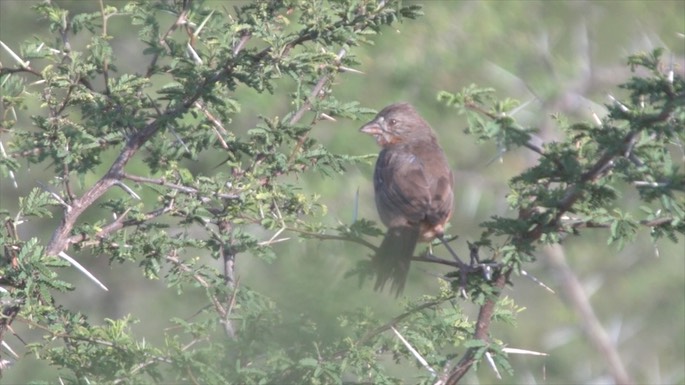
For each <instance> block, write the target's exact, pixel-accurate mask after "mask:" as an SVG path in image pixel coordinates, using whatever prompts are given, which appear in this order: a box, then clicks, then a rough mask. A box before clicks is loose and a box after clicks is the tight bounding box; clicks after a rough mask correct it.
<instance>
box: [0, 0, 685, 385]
mask: <svg viewBox="0 0 685 385" xmlns="http://www.w3.org/2000/svg"><path fill="white" fill-rule="evenodd" d="M35 11H36V12H37V14H39V15H40V16H41V17H42V18H43V19H44V20H45V22H46V27H47V28H48V29H49V30H50V31H51V32H52V33H53V34H54V39H53V40H50V39H44V40H38V41H37V40H34V41H29V42H26V44H25V45H24V46H22V47H21V49H20V50H19V53H18V54H15V56H16V58H17V59H18V60H17V66H16V67H15V68H2V69H0V84H2V95H3V96H2V103H3V110H4V115H3V116H2V127H1V129H2V132H3V133H6V134H7V135H8V137H9V138H10V140H9V141H8V143H9V144H10V146H11V147H10V148H9V156H3V157H1V158H0V170H1V171H2V173H3V177H4V178H5V179H11V178H13V177H16V176H17V175H18V178H19V179H21V178H22V176H21V175H23V174H22V172H24V171H25V170H26V167H27V166H24V165H22V164H21V163H20V162H19V161H18V160H19V159H21V160H23V161H24V162H26V165H41V167H49V169H50V170H51V171H52V174H53V176H54V179H52V180H51V183H50V184H49V185H46V186H41V187H40V188H38V187H37V188H34V189H33V190H31V191H30V192H28V193H27V194H26V196H25V197H23V198H21V200H20V202H19V207H18V209H17V210H16V211H10V210H9V209H5V208H4V207H3V212H2V219H3V222H4V224H5V231H3V232H2V233H1V235H0V237H1V240H2V244H3V245H4V256H5V259H4V261H3V262H2V266H1V267H0V283H2V285H3V287H4V288H5V289H6V291H3V294H2V304H3V306H4V308H3V314H4V318H3V319H2V322H0V327H2V329H1V331H0V333H6V332H7V330H8V329H7V328H8V326H10V325H13V326H14V327H15V328H16V327H17V325H18V324H21V325H23V326H24V327H26V328H29V329H34V330H38V331H40V333H41V335H42V336H43V338H42V340H41V339H36V340H35V341H31V342H30V343H29V344H28V345H27V351H28V352H30V353H32V354H33V355H34V356H35V357H38V359H40V360H44V361H45V362H48V363H49V365H51V366H53V367H54V368H55V369H58V370H59V376H60V378H61V379H62V380H65V381H69V382H71V383H89V382H90V383H93V382H96V383H160V382H161V383H164V382H189V383H244V384H252V383H255V384H256V383H313V384H324V383H341V382H354V383H356V382H370V383H379V384H382V383H400V382H401V380H400V379H398V378H396V376H394V375H393V374H392V373H391V372H390V371H389V370H388V369H387V365H386V362H385V361H384V360H385V359H386V358H387V357H391V358H392V360H394V361H396V362H398V363H412V364H414V363H416V362H417V359H416V356H415V354H414V353H412V352H411V351H410V350H409V349H408V346H407V345H406V344H405V343H403V342H402V341H401V339H399V338H398V337H397V335H401V336H402V337H403V338H405V339H406V340H407V341H409V345H410V346H411V347H412V348H413V349H415V350H416V351H418V352H421V356H422V359H424V360H425V362H424V363H422V364H420V363H416V364H415V365H416V366H417V367H418V368H421V369H420V370H419V371H417V373H419V374H418V375H417V376H416V377H415V378H416V380H417V381H419V382H423V383H433V382H434V381H435V378H434V377H433V373H438V372H441V371H442V369H443V368H446V369H447V370H445V371H444V375H445V380H446V381H447V382H448V383H449V381H458V380H459V378H460V377H461V376H462V375H463V374H464V373H465V372H466V371H467V370H469V368H470V367H471V366H472V365H474V364H476V363H479V362H481V361H482V360H485V359H490V358H492V359H493V360H494V362H495V363H496V364H497V366H498V367H500V368H504V369H505V370H508V371H511V370H512V368H511V366H510V364H509V363H508V361H507V358H506V349H505V343H504V342H503V341H500V340H498V339H496V338H494V336H493V335H491V332H490V328H489V326H490V322H491V321H492V320H494V321H497V322H507V323H512V322H514V321H515V315H516V314H517V313H518V312H519V311H520V308H518V307H517V305H515V304H514V303H513V302H512V301H510V300H509V299H507V298H499V296H500V294H501V290H502V288H503V287H504V286H505V285H506V284H507V283H508V280H509V278H510V276H511V274H512V273H515V272H519V271H520V270H521V269H522V266H524V264H525V263H529V262H531V261H532V260H533V258H532V253H533V251H534V250H536V248H538V247H539V246H540V245H541V244H547V243H557V242H561V241H562V240H563V239H564V237H566V236H568V235H581V236H582V232H583V230H584V229H585V228H606V229H608V232H607V242H610V243H616V244H617V245H619V246H621V245H623V244H624V243H625V242H629V241H630V240H631V237H632V236H634V234H635V233H636V232H638V231H640V229H642V228H647V229H649V230H650V234H651V236H652V237H653V238H654V239H659V238H663V237H666V238H670V239H673V240H675V237H676V235H677V234H683V233H685V224H684V223H683V219H685V203H684V202H683V199H682V194H683V191H684V190H685V185H684V184H683V181H684V180H685V176H684V175H683V172H682V170H681V169H680V168H679V167H678V162H677V161H676V160H675V159H676V157H677V154H676V153H677V152H678V151H682V143H683V140H685V133H684V132H683V129H682V127H683V120H685V107H684V105H685V99H684V98H685V85H684V84H685V83H684V80H683V79H682V78H681V77H679V76H672V75H669V74H664V73H663V72H662V70H661V67H660V52H659V51H656V52H653V53H651V54H648V55H636V56H633V57H631V58H630V60H629V65H630V66H631V67H633V68H635V69H646V70H648V71H649V73H648V74H647V75H644V76H637V75H636V76H635V77H633V78H632V79H631V80H630V81H629V82H628V83H626V84H624V85H623V86H622V88H624V89H625V90H626V91H627V92H628V95H629V96H628V97H627V100H625V101H621V102H616V103H615V104H613V105H610V106H608V108H609V114H608V115H607V116H606V117H605V118H604V119H602V121H601V122H595V123H587V122H583V123H575V124H570V123H567V122H566V121H565V120H564V119H563V118H562V117H558V123H559V126H560V128H562V129H563V131H564V132H565V134H566V135H565V137H564V139H563V140H562V141H559V142H553V143H548V144H546V145H545V146H543V147H537V146H535V145H533V144H531V143H530V138H531V136H532V135H534V132H535V130H534V129H532V128H528V127H522V126H520V125H519V124H518V123H517V122H516V121H515V120H514V119H513V118H512V116H511V114H509V113H508V111H511V110H512V108H514V107H515V105H516V102H515V101H513V100H505V101H497V100H495V99H494V97H493V94H492V91H491V90H488V89H482V88H479V87H476V86H472V87H469V88H467V89H466V90H464V91H462V92H461V93H457V94H454V93H450V92H442V93H441V94H440V96H439V98H440V100H442V101H444V102H445V103H446V104H448V105H450V106H454V107H456V108H457V110H458V111H459V112H461V113H464V114H466V115H467V116H468V119H469V122H470V124H469V128H468V133H469V134H472V135H475V136H476V137H477V138H478V139H480V140H482V141H487V140H494V141H495V142H496V143H498V145H499V146H500V147H501V148H502V149H503V151H504V150H510V149H512V148H514V147H516V146H523V147H526V148H528V149H529V150H532V151H534V152H536V153H537V154H539V155H540V159H539V163H538V164H537V165H536V166H534V167H532V168H530V169H529V170H526V171H525V172H523V173H522V174H521V175H519V176H517V177H515V178H513V179H512V180H511V194H510V195H509V197H508V200H509V203H510V205H511V207H512V208H513V209H514V210H515V211H517V212H518V213H519V216H518V217H517V218H503V217H493V218H492V219H491V220H489V221H487V222H485V223H483V224H482V225H483V227H484V231H483V233H482V236H481V238H480V240H479V241H478V242H477V243H476V244H475V245H474V247H473V248H472V254H474V256H478V257H480V261H479V262H477V263H476V264H475V265H474V269H473V271H471V272H469V280H468V283H469V284H468V287H467V290H466V292H467V294H468V297H469V300H470V301H472V302H473V303H475V304H477V305H479V306H481V312H480V316H479V318H478V319H477V320H475V321H474V320H470V319H469V318H468V317H467V316H466V315H465V314H464V312H463V309H462V306H461V305H462V304H461V303H460V299H458V296H457V293H455V291H456V290H455V288H457V286H458V285H457V283H458V282H457V281H458V277H459V274H458V273H456V272H455V273H452V274H449V275H448V277H450V279H451V280H453V281H454V282H452V284H453V285H444V287H443V288H442V291H441V292H440V293H439V294H437V295H433V296H428V295H426V296H424V297H422V298H420V299H416V300H414V301H410V302H409V303H407V304H406V305H405V308H404V312H403V313H402V314H400V315H398V316H397V317H395V318H393V319H391V320H383V319H380V318H379V317H378V316H377V315H376V314H375V313H374V312H373V311H372V310H371V309H369V308H360V309H358V310H357V311H354V312H349V313H342V314H340V315H339V317H338V322H339V327H340V328H341V329H342V330H343V331H344V334H345V335H344V336H343V337H342V338H339V339H336V340H333V341H331V340H328V339H326V338H324V337H323V336H322V334H321V333H320V328H321V327H322V325H317V324H316V323H315V322H314V321H312V320H310V319H309V318H308V317H307V315H303V316H302V319H301V320H299V322H297V323H295V324H293V323H292V322H291V321H289V320H285V319H284V318H283V317H282V314H281V309H279V308H278V306H277V304H276V303H275V302H274V301H273V300H272V299H270V298H268V297H267V296H266V295H264V294H263V293H260V292H257V291H255V290H254V289H252V288H250V287H247V286H246V285H242V284H241V283H240V281H239V280H238V279H237V278H236V277H235V275H234V266H235V264H236V263H240V260H241V258H243V256H246V255H254V256H257V257H258V258H262V259H264V260H267V261H272V260H274V259H278V258H279V256H278V255H277V254H276V253H275V252H274V245H275V244H277V243H278V241H279V240H280V238H279V237H281V236H285V234H294V235H299V236H300V237H301V238H303V239H310V238H314V239H319V240H323V241H330V240H343V241H347V242H354V243H358V244H360V245H362V246H364V247H367V248H369V249H370V250H374V246H373V243H371V242H369V241H367V240H366V239H367V238H368V237H378V236H379V235H380V234H382V233H381V230H380V229H379V228H378V227H377V226H376V225H375V224H374V223H372V222H370V221H367V220H364V219H359V220H355V221H354V222H353V223H351V224H340V225H338V226H329V225H326V224H324V221H323V220H322V218H324V217H325V215H326V207H324V206H323V205H322V204H321V203H320V202H319V200H318V198H319V197H318V195H317V194H315V193H311V192H308V191H304V190H303V189H302V188H300V187H299V186H298V185H297V184H296V183H295V182H293V181H294V180H296V179H297V178H298V177H301V176H304V175H309V174H316V175H323V176H324V177H327V176H331V175H332V176H335V175H338V174H340V173H344V172H346V170H347V168H348V167H349V166H350V165H353V164H356V163H358V162H366V161H368V158H369V157H366V156H362V157H358V156H352V155H348V154H337V153H333V152H331V151H329V150H328V149H327V148H326V147H325V146H323V145H322V144H321V143H319V142H318V141H317V140H315V139H314V138H313V136H312V135H311V133H312V131H313V130H314V129H316V128H317V125H318V124H320V123H321V121H322V120H332V119H336V118H338V119H340V118H348V119H359V118H361V117H363V116H368V114H369V113H371V112H372V111H371V110H368V109H366V108H364V107H362V106H360V105H359V103H357V102H356V101H341V100H337V99H336V97H335V96H334V95H333V93H332V90H333V89H334V88H335V87H341V85H340V84H339V83H336V81H335V80H336V79H339V78H340V77H341V76H343V75H345V76H346V75H347V74H354V72H355V70H354V67H355V66H356V65H358V64H359V63H358V59H357V58H356V57H355V56H354V52H355V49H356V48H357V47H358V46H359V45H360V44H370V43H372V40H371V39H372V37H373V36H374V35H375V34H377V33H379V32H381V31H382V30H384V28H387V26H390V25H395V24H396V23H398V22H401V21H403V20H404V19H413V18H416V17H418V16H420V15H421V10H420V8H419V7H417V6H415V5H403V4H402V3H401V2H398V1H367V0H344V1H330V2H326V3H325V6H322V5H321V4H320V2H319V1H287V0H284V1H257V2H253V3H248V4H246V5H242V6H237V7H235V9H233V10H232V11H229V10H227V9H224V8H222V7H211V6H210V4H204V3H203V2H201V1H176V2H131V3H128V4H126V5H124V6H121V7H114V6H109V5H108V6H104V5H103V6H102V8H101V10H100V11H99V12H94V13H88V14H86V13H81V14H76V15H73V16H72V15H70V14H69V12H68V11H67V10H65V9H62V8H59V7H58V6H57V5H56V4H54V3H41V4H40V5H38V6H36V7H35ZM168 14H171V15H174V18H175V19H174V20H172V21H171V22H170V23H167V24H165V23H163V22H162V21H161V20H163V17H164V15H168ZM112 18H124V19H126V20H127V21H128V23H130V25H131V26H132V28H135V29H136V31H137V33H138V36H139V39H140V41H141V42H142V43H143V44H144V48H143V49H142V52H140V54H143V55H147V57H148V58H149V65H148V66H147V67H146V68H144V69H143V70H142V71H140V72H130V73H123V72H121V71H120V70H119V68H121V67H123V62H124V61H125V58H124V57H120V56H118V55H117V54H116V51H115V49H114V44H113V43H114V42H115V40H116V36H111V35H110V34H109V32H108V25H109V23H110V21H111V20H112ZM169 25H170V26H169ZM76 37H78V38H80V39H85V41H87V43H86V45H85V46H84V47H83V49H80V48H79V49H77V48H75V47H72V46H71V43H70V42H71V41H72V40H75V38H76ZM35 62H39V63H44V64H42V65H41V67H40V68H38V67H35V66H34V64H32V63H35ZM27 79H30V82H29V81H28V80H27ZM245 89H250V90H253V91H254V92H255V93H260V94H262V93H263V94H268V95H270V96H269V97H270V98H271V99H272V100H273V101H274V102H277V101H278V100H282V99H286V98H287V99H288V102H289V103H290V104H289V105H290V108H291V111H289V112H288V113H286V114H284V115H282V116H278V115H274V116H266V115H264V116H260V118H259V121H258V122H257V123H255V124H254V126H252V127H248V128H245V127H236V126H235V125H233V124H232V122H233V121H234V120H235V118H236V117H237V116H238V115H239V114H241V111H242V110H243V109H244V107H245V106H246V105H248V104H249V103H250V99H249V98H239V97H238V96H237V95H239V92H240V91H242V90H245ZM34 101H38V102H40V104H41V114H36V115H33V116H32V117H31V119H32V128H31V129H26V128H24V127H23V126H22V125H19V124H18V121H17V120H18V118H17V114H20V111H21V110H22V109H23V108H25V106H26V104H27V103H29V102H34ZM207 159H210V160H216V159H222V160H223V161H222V162H221V164H220V165H219V166H218V167H216V168H214V169H212V170H210V171H204V170H203V171H198V170H197V169H196V168H194V167H193V164H194V163H193V162H201V161H205V160H207ZM217 163H218V162H217ZM623 185H631V186H634V187H635V188H636V189H637V191H638V193H639V194H640V197H641V198H642V199H643V201H644V205H643V206H642V207H640V210H632V209H631V208H621V207H619V206H618V205H617V203H616V202H617V198H618V196H619V195H620V191H621V190H622V187H621V186H623ZM114 187H118V189H115V188H114ZM4 205H5V203H3V206H4ZM51 217H55V218H58V219H59V223H57V224H56V225H55V228H54V229H53V233H52V236H51V238H50V239H43V238H41V237H40V236H39V235H38V234H35V233H31V234H30V236H29V237H28V239H23V237H20V236H19V235H18V231H17V228H21V226H25V224H27V223H29V222H32V223H36V222H38V221H41V220H44V219H45V218H51ZM265 232H270V233H274V236H273V237H272V238H271V239H269V240H268V241H263V240H261V239H262V238H261V237H260V236H261V235H262V234H264V233H265ZM43 245H44V246H43ZM85 252H87V253H89V254H93V255H106V256H108V258H109V261H110V263H111V264H124V265H137V266H138V267H139V269H140V271H141V275H142V276H143V277H145V279H148V280H160V281H162V282H163V283H164V285H165V286H166V287H167V288H168V290H170V291H173V292H176V293H178V296H179V301H187V302H188V303H189V304H191V305H194V304H192V301H193V299H192V298H194V297H192V296H191V292H192V291H193V290H195V289H198V288H199V289H201V290H202V293H203V295H204V303H203V304H202V305H201V308H200V310H198V311H197V313H196V314H195V315H194V316H193V317H190V318H181V317H179V316H177V315H173V314H172V315H169V317H168V318H169V320H168V324H167V325H164V326H165V327H164V328H163V329H164V338H163V341H161V342H159V343H153V342H149V341H148V339H147V338H145V336H139V335H137V334H136V333H135V332H134V328H135V325H136V324H137V323H138V322H139V321H138V318H139V317H140V315H136V314H129V315H126V316H124V317H122V318H120V319H102V320H93V319H90V318H89V317H88V316H86V315H84V314H82V313H81V312H80V311H79V310H77V309H71V308H69V307H67V306H64V305H63V304H62V303H61V302H60V298H63V297H62V295H63V294H64V293H68V292H70V291H73V290H74V289H75V287H74V285H73V284H71V283H70V282H68V281H67V280H65V279H64V278H63V275H64V271H65V270H66V269H67V268H71V267H70V265H69V264H70V263H74V262H71V261H73V260H72V259H71V258H70V257H69V254H71V253H85ZM204 255H210V256H211V257H212V258H213V259H214V260H212V261H211V262H214V263H211V262H210V263H208V261H207V260H206V259H203V258H202V257H203V256H204ZM417 259H418V260H424V261H427V262H434V263H435V262H437V263H441V264H444V265H448V266H453V264H451V263H450V261H447V260H443V259H440V258H438V257H434V258H432V259H431V258H428V257H417ZM216 261H218V262H219V263H220V264H221V265H222V266H223V268H222V269H217V268H215V265H216ZM489 268H493V274H492V275H490V274H485V272H486V270H487V269H489ZM364 272H365V268H364V264H363V263H362V264H360V268H359V269H358V270H355V271H354V272H352V273H351V274H361V275H363V274H364ZM205 305H206V306H205ZM169 325H170V327H167V326H169ZM282 330H285V332H281V331H282ZM391 331H392V333H391ZM393 333H396V334H393ZM3 335H5V334H0V336H3ZM483 362H485V361H483ZM424 368H428V369H424ZM440 375H443V374H440Z"/></svg>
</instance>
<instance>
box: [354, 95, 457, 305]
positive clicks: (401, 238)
mask: <svg viewBox="0 0 685 385" xmlns="http://www.w3.org/2000/svg"><path fill="white" fill-rule="evenodd" d="M360 131H361V132H364V133H367V134H370V135H372V136H373V137H374V138H375V139H376V142H377V143H378V144H379V145H380V146H381V152H380V154H379V155H378V160H377V161H376V168H375V171H374V173H373V186H374V191H375V198H376V208H377V209H378V214H379V216H380V218H381V221H382V222H383V224H385V226H387V227H388V232H387V234H386V235H385V237H384V238H383V242H382V243H381V245H380V247H379V249H378V252H377V254H376V255H375V256H374V258H373V266H374V268H375V271H376V285H375V290H383V287H384V286H385V284H386V283H387V282H388V281H390V284H391V290H393V291H394V292H395V295H396V296H399V294H400V293H401V292H402V290H403V289H404V285H405V283H406V280H407V274H408V272H409V264H410V262H411V258H412V256H413V254H414V249H415V247H416V243H417V242H430V241H432V240H433V239H434V238H436V237H437V238H439V239H441V240H443V234H444V231H445V224H446V223H447V221H448V220H449V219H450V216H451V215H452V207H453V198H454V194H453V191H452V187H453V184H454V179H453V176H452V171H451V170H450V167H449V165H448V164H447V159H446V158H445V153H444V152H443V150H442V148H441V147H440V145H439V144H438V140H437V138H436V136H435V132H433V129H432V128H431V127H430V125H429V124H428V123H427V122H426V121H425V120H424V119H423V118H422V117H421V116H420V115H419V114H418V112H416V110H415V109H414V107H412V106H411V105H410V104H409V103H395V104H391V105H389V106H387V107H385V108H384V109H383V110H381V111H380V112H379V113H378V114H377V115H376V117H375V118H374V119H373V120H372V121H370V122H369V123H367V124H365V125H364V126H363V127H362V128H361V129H360Z"/></svg>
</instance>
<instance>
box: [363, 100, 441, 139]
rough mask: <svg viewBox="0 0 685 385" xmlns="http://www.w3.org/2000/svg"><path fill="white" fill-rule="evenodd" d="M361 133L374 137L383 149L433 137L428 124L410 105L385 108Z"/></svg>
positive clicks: (395, 105) (398, 104) (393, 105)
mask: <svg viewBox="0 0 685 385" xmlns="http://www.w3.org/2000/svg"><path fill="white" fill-rule="evenodd" d="M359 131H361V132H363V133H366V134H369V135H371V136H373V137H374V138H375V139H376V142H377V143H378V144H379V145H380V146H381V147H386V146H391V145H394V144H397V143H402V142H405V141H407V140H411V139H413V138H424V137H425V138H429V137H431V136H432V130H431V128H430V126H429V125H428V123H426V121H425V120H423V118H422V117H421V116H420V115H419V113H418V112H416V110H415V109H414V107H412V105H411V104H409V103H395V104H391V105H389V106H387V107H385V108H384V109H382V110H381V111H380V112H379V113H378V114H377V115H376V117H375V118H373V120H371V121H370V122H368V123H366V124H365V125H363V126H362V128H360V129H359Z"/></svg>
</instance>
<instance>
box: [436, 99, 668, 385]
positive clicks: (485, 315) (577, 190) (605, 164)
mask: <svg viewBox="0 0 685 385" xmlns="http://www.w3.org/2000/svg"><path fill="white" fill-rule="evenodd" d="M671 97H672V99H671V100H669V102H668V103H666V104H665V105H664V108H663V109H662V111H660V112H659V113H658V114H647V115H643V116H641V117H638V118H637V124H635V125H634V127H633V131H631V132H629V133H628V134H626V135H625V136H624V138H623V139H622V140H621V146H619V147H618V148H613V149H609V150H606V151H605V152H604V154H603V155H602V156H601V157H600V158H599V159H598V160H597V161H596V162H595V163H594V164H593V165H592V166H591V167H590V168H589V169H588V170H587V171H586V172H584V173H583V174H582V175H581V177H580V180H579V181H578V182H576V183H574V184H573V185H570V186H569V187H568V188H567V189H566V191H565V193H564V195H563V198H562V199H561V200H560V201H559V202H558V203H557V205H556V208H557V210H556V215H555V217H554V218H553V219H552V221H551V222H550V223H537V224H535V226H534V227H533V228H532V229H531V230H530V231H528V232H526V233H525V234H522V235H519V236H516V237H514V238H513V239H512V243H514V244H517V243H521V242H524V243H527V244H530V243H532V242H535V241H537V240H538V239H539V238H540V237H541V236H542V234H543V231H544V229H545V228H546V227H548V226H552V227H558V226H559V225H560V224H561V220H562V219H561V218H562V216H563V215H564V214H566V213H567V212H568V211H569V210H570V209H571V208H572V207H573V205H574V204H575V203H576V202H577V201H578V200H579V199H580V198H581V197H582V195H583V191H584V186H585V185H586V184H587V183H593V182H596V181H597V180H599V179H600V178H602V177H603V176H604V175H606V172H607V171H608V170H609V169H611V167H612V166H613V161H614V159H615V158H617V157H620V156H625V157H628V156H629V155H630V153H631V152H632V149H633V146H634V145H635V143H636V140H637V137H638V135H639V134H640V133H641V132H642V131H641V130H642V129H644V128H646V127H649V126H650V125H653V124H655V123H658V122H663V121H667V120H670V119H671V118H672V115H673V112H674V111H675V109H676V106H677V105H678V103H676V101H678V100H679V99H682V96H678V95H672V96H671ZM477 111H478V112H481V113H484V114H486V116H488V117H490V118H491V119H494V118H496V117H495V116H493V115H492V114H489V113H487V111H484V110H482V109H478V110H477ZM626 118H629V117H626ZM533 206H535V205H533ZM519 219H520V220H526V219H528V218H526V217H525V214H523V213H521V214H519ZM664 220H665V219H659V220H656V221H655V222H653V223H652V224H653V225H660V224H663V223H664V222H663V221H664ZM646 224H650V223H649V222H647V223H646ZM512 272H513V267H508V268H505V269H504V270H503V271H502V273H501V274H500V276H499V277H498V278H497V280H496V281H495V283H494V285H493V286H494V288H495V289H496V290H497V294H496V296H495V297H493V298H490V299H488V300H487V301H486V303H485V304H484V305H483V306H481V308H480V311H479V313H478V320H477V322H476V328H475V332H474V335H473V337H474V339H476V340H480V341H483V342H485V343H488V340H489V337H488V333H489V329H490V324H491V321H492V315H493V314H494V309H495V305H496V302H497V299H498V297H499V293H501V289H502V288H504V286H505V285H506V283H507V281H508V278H509V276H510V275H511V273H512ZM480 349H482V348H469V349H468V350H467V351H466V352H465V353H464V356H463V357H462V358H461V360H460V361H459V362H458V363H457V364H456V365H455V366H454V367H453V368H452V369H450V370H449V372H448V373H447V374H446V375H445V376H444V381H443V383H444V384H445V385H455V384H457V383H458V382H459V380H461V378H462V377H463V376H464V375H465V374H466V373H467V372H468V370H469V369H470V368H471V366H472V365H473V364H474V363H475V361H476V354H477V352H478V351H479V350H480ZM612 374H614V375H615V377H614V378H615V380H616V381H617V382H618V383H628V382H630V381H629V379H628V380H626V381H624V380H625V379H626V377H623V376H620V374H621V373H620V371H615V372H614V373H612Z"/></svg>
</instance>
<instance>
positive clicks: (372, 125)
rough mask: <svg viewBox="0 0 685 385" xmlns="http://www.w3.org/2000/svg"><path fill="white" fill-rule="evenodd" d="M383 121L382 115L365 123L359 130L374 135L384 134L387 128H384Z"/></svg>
mask: <svg viewBox="0 0 685 385" xmlns="http://www.w3.org/2000/svg"><path fill="white" fill-rule="evenodd" d="M382 123H383V118H382V117H381V118H377V119H374V120H372V121H370V122H368V123H366V124H365V125H363V126H362V128H360V129H359V131H361V132H363V133H365V134H369V135H374V136H378V135H383V132H384V131H385V130H384V129H383V125H382Z"/></svg>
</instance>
